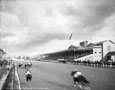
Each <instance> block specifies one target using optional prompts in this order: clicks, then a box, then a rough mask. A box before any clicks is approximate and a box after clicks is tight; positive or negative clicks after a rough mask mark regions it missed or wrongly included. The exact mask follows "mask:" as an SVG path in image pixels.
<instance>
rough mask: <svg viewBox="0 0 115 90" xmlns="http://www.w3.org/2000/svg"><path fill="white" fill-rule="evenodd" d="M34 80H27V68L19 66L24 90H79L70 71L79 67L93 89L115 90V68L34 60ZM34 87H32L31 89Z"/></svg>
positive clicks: (32, 69) (32, 68)
mask: <svg viewBox="0 0 115 90" xmlns="http://www.w3.org/2000/svg"><path fill="white" fill-rule="evenodd" d="M32 63H33V66H32V67H31V71H32V76H33V77H32V81H31V82H30V83H27V82H26V79H25V71H26V70H25V69H24V68H19V69H18V72H19V77H20V82H21V87H22V89H23V90H77V89H76V88H73V79H72V77H71V75H70V72H71V71H72V70H73V69H74V68H77V69H79V70H80V71H81V72H82V73H83V74H84V75H85V76H86V78H87V79H88V80H89V81H90V87H91V90H115V85H114V84H115V69H107V68H106V69H104V68H97V67H87V66H78V65H71V64H61V63H52V62H40V61H32ZM31 88H32V89H31Z"/></svg>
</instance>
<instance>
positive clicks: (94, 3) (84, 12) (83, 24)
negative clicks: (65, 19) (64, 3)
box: [65, 0, 115, 31]
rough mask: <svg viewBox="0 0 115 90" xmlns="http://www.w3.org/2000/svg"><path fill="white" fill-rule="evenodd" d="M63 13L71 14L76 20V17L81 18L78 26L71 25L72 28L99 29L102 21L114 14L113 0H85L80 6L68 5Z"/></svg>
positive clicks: (114, 3)
mask: <svg viewBox="0 0 115 90" xmlns="http://www.w3.org/2000/svg"><path fill="white" fill-rule="evenodd" d="M65 14H66V15H68V16H73V18H74V20H76V21H78V17H79V18H81V20H80V23H79V26H78V25H76V24H75V25H73V28H74V29H81V30H82V29H84V28H89V30H93V31H95V30H97V29H96V28H98V30H100V29H101V28H102V27H103V26H104V25H103V24H104V21H105V20H106V19H107V18H108V17H110V16H111V15H113V14H115V0H87V2H86V4H85V5H84V6H83V7H81V8H78V7H76V6H72V5H69V6H68V7H67V8H66V12H65ZM101 25H102V26H101Z"/></svg>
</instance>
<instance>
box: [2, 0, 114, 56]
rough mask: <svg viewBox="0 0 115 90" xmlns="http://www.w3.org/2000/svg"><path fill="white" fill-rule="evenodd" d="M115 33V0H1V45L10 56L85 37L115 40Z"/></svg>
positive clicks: (62, 46) (60, 46) (63, 45)
mask: <svg viewBox="0 0 115 90" xmlns="http://www.w3.org/2000/svg"><path fill="white" fill-rule="evenodd" d="M71 33H73V35H72V38H71V40H69V36H70V35H71ZM114 36H115V0H8V1H7V0H1V4H0V40H1V41H0V46H1V47H2V48H3V49H4V50H5V51H6V52H7V53H8V54H10V55H33V54H37V53H38V54H41V53H47V52H53V51H59V50H63V49H67V48H68V47H69V46H70V45H71V44H73V45H78V43H79V42H80V41H83V40H88V41H89V42H98V41H102V40H112V41H113V42H115V38H114Z"/></svg>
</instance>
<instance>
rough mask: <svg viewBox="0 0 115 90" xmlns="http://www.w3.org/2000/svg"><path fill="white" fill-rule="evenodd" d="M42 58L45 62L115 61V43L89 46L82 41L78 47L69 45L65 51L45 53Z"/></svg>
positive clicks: (106, 41) (104, 42)
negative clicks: (62, 60)
mask: <svg viewBox="0 0 115 90" xmlns="http://www.w3.org/2000/svg"><path fill="white" fill-rule="evenodd" d="M112 52H113V53H112ZM42 56H44V59H45V60H58V59H59V60H61V59H64V60H66V61H75V60H76V61H77V60H82V61H115V43H114V42H112V41H111V40H105V41H101V42H97V43H89V44H88V41H83V42H80V45H79V46H73V45H71V46H70V47H68V49H66V50H62V51H58V52H52V53H47V54H44V55H42Z"/></svg>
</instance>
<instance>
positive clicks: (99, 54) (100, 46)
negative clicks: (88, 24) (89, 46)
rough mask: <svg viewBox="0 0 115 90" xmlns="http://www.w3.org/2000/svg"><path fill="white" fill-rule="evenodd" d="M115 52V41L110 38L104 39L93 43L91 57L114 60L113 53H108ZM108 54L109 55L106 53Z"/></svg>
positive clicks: (96, 59) (95, 59)
mask: <svg viewBox="0 0 115 90" xmlns="http://www.w3.org/2000/svg"><path fill="white" fill-rule="evenodd" d="M110 52H115V43H114V42H112V41H111V40H105V41H102V42H98V43H95V44H94V45H93V59H94V61H100V60H111V59H112V60H113V61H115V55H114V54H111V55H110V54H109V53H110ZM108 54H109V55H108Z"/></svg>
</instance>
